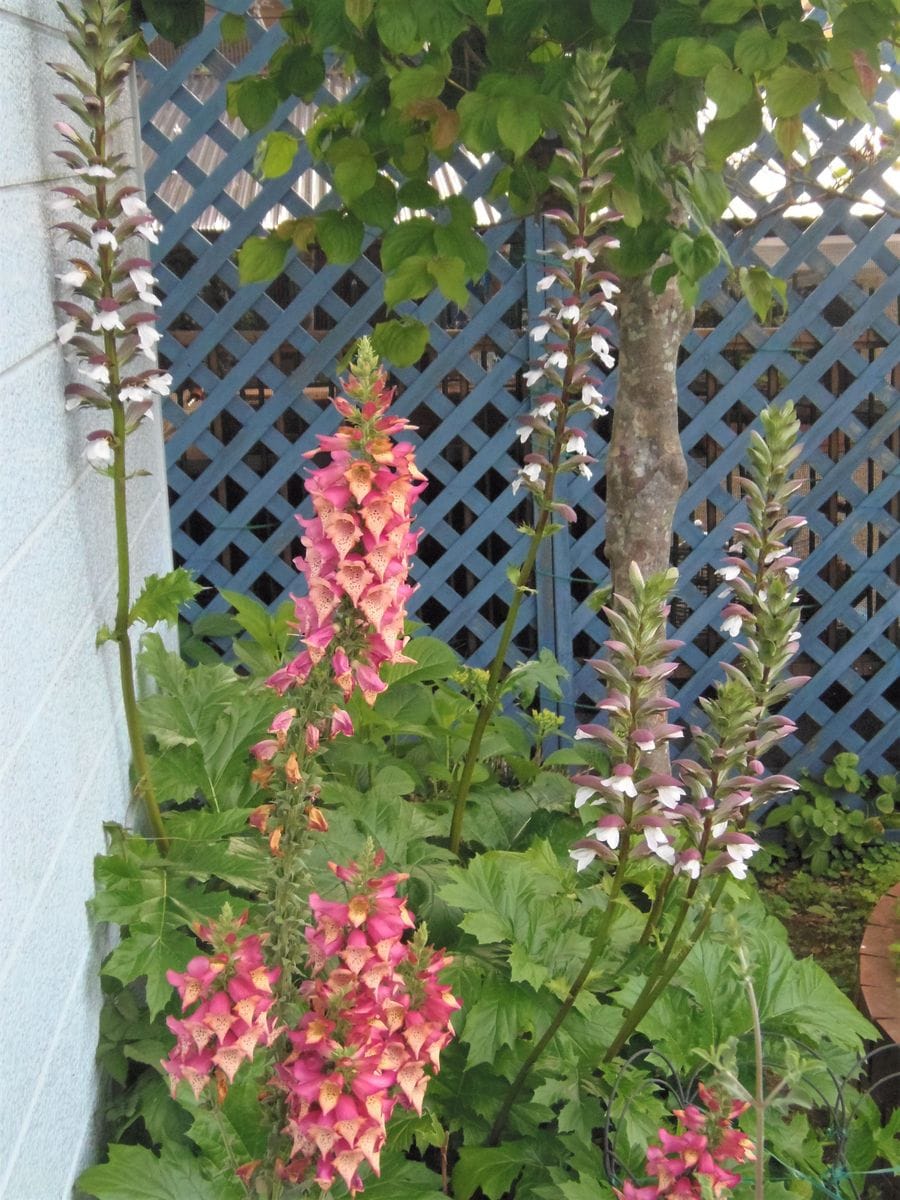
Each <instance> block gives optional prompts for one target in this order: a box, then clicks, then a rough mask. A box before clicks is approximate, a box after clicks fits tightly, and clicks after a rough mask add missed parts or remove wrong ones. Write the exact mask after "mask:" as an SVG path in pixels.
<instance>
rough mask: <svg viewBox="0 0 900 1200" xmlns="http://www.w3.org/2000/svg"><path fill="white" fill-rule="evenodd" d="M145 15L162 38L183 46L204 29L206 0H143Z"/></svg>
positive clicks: (142, 5)
mask: <svg viewBox="0 0 900 1200" xmlns="http://www.w3.org/2000/svg"><path fill="white" fill-rule="evenodd" d="M141 7H142V8H143V10H144V16H145V17H146V18H147V20H148V21H149V22H150V24H151V25H152V26H153V28H154V29H155V30H156V32H157V33H158V34H159V36H160V37H161V38H165V39H166V41H167V42H172V43H173V45H175V46H181V45H183V44H184V43H185V42H187V41H190V39H191V38H193V37H196V36H197V34H198V33H200V32H201V31H202V30H203V17H204V13H205V11H206V6H205V4H204V0H180V3H178V4H172V3H171V0H169V2H168V3H167V2H166V0H141Z"/></svg>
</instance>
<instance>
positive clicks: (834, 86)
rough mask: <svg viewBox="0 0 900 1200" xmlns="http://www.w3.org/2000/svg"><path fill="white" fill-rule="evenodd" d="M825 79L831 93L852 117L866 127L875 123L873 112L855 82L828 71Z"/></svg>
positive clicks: (835, 72) (838, 72)
mask: <svg viewBox="0 0 900 1200" xmlns="http://www.w3.org/2000/svg"><path fill="white" fill-rule="evenodd" d="M824 79H825V86H826V87H827V88H828V90H829V92H831V93H832V94H833V95H835V96H837V98H838V99H839V100H840V102H841V104H842V105H843V106H844V108H846V110H847V112H848V113H849V114H850V115H851V116H852V117H856V119H857V121H862V122H863V123H864V124H866V125H871V124H872V123H873V122H874V117H873V115H872V110H871V108H869V106H868V104H867V103H866V100H865V97H864V96H863V94H862V92H861V91H860V89H859V85H858V84H857V83H856V81H855V80H849V79H845V78H844V76H843V75H842V74H841V73H840V71H826V72H825V75H824Z"/></svg>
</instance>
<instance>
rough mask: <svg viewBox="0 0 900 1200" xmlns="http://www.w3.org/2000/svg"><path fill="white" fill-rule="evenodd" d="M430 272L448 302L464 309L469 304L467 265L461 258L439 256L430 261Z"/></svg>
mask: <svg viewBox="0 0 900 1200" xmlns="http://www.w3.org/2000/svg"><path fill="white" fill-rule="evenodd" d="M428 272H429V274H430V275H431V277H432V278H433V279H434V281H435V283H436V284H437V285H438V287H439V288H440V289H441V292H442V294H443V295H444V296H446V297H447V299H448V300H452V301H453V303H454V304H456V305H458V306H459V307H460V308H462V309H464V308H465V307H466V305H467V304H468V303H469V291H468V288H467V287H466V264H465V263H464V262H463V260H462V259H461V258H445V257H444V256H443V255H438V256H436V257H434V258H429V259H428Z"/></svg>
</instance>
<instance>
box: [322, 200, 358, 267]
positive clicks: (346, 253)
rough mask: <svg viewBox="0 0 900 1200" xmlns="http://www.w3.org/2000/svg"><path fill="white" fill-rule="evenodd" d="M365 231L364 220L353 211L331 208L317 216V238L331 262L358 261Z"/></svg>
mask: <svg viewBox="0 0 900 1200" xmlns="http://www.w3.org/2000/svg"><path fill="white" fill-rule="evenodd" d="M364 233H365V230H364V228H363V223H362V221H360V219H359V218H358V217H355V216H354V215H353V213H340V212H335V211H334V210H333V209H330V210H329V211H328V212H324V213H322V214H321V216H319V217H317V218H316V238H317V240H318V243H319V245H320V246H321V247H322V249H323V251H324V252H325V257H326V258H327V259H328V261H329V262H330V263H352V262H356V260H357V259H358V258H359V256H360V254H361V253H362V243H363V234H364Z"/></svg>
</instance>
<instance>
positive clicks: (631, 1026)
mask: <svg viewBox="0 0 900 1200" xmlns="http://www.w3.org/2000/svg"><path fill="white" fill-rule="evenodd" d="M725 879H726V877H725V875H724V874H722V875H720V876H719V878H718V880H717V881H716V885H715V887H714V888H713V891H712V894H711V896H710V898H709V900H708V901H707V903H706V907H705V908H704V910H703V912H702V914H701V916H700V919H699V920H698V921H697V924H696V925H695V926H694V928H693V929H692V930H691V933H690V936H689V937H687V938H686V939H685V941H684V942H683V943H682V945H681V946H680V947H679V946H678V937H679V934H680V933H681V930H682V928H683V926H684V922H685V920H686V919H687V915H688V913H689V912H690V908H691V901H692V900H693V898H694V891H691V889H688V891H687V892H686V893H685V895H684V897H683V898H682V900H681V904H680V906H679V913H678V916H677V917H676V918H675V924H674V926H673V927H672V930H671V932H670V933H669V936H668V938H667V939H666V944H665V946H664V947H663V949H662V951H661V952H660V957H659V961H658V963H657V966H656V970H655V971H654V972H653V974H652V975H651V976H650V978H649V979H648V980H647V981H646V983H645V984H644V986H643V988H642V989H641V992H640V995H639V996H638V998H637V1000H635V1002H634V1004H633V1005H632V1006H631V1008H630V1009H629V1010H628V1012H627V1014H626V1015H625V1019H624V1020H623V1022H622V1024H621V1026H620V1027H619V1030H618V1032H617V1034H616V1036H615V1037H614V1038H613V1040H612V1041H611V1042H610V1044H609V1047H608V1048H607V1051H606V1054H605V1055H604V1056H603V1061H604V1062H612V1060H613V1059H614V1058H615V1057H616V1055H617V1054H618V1053H619V1052H620V1051H621V1049H622V1047H623V1046H624V1045H625V1043H626V1042H627V1041H628V1039H629V1038H630V1037H631V1035H632V1034H633V1033H634V1031H635V1030H636V1029H637V1027H638V1025H640V1023H641V1021H643V1019H644V1017H646V1015H647V1013H648V1012H649V1011H650V1009H651V1008H652V1007H653V1005H654V1004H655V1003H656V1001H657V1000H658V999H659V997H660V996H661V995H662V993H663V991H665V989H666V988H667V987H668V986H669V983H670V982H671V980H672V979H673V977H674V976H675V974H676V972H677V971H678V969H679V968H680V967H681V964H682V963H683V962H684V960H685V959H686V958H687V956H688V955H689V954H690V952H691V950H693V948H694V946H696V944H697V942H698V941H699V940H700V938H701V937H702V936H703V934H704V933H705V932H706V929H707V926H708V925H709V922H710V919H711V918H712V915H713V912H714V911H715V908H716V905H717V904H718V902H719V898H720V897H721V895H722V891H723V889H724V887H725ZM694 882H696V881H694ZM695 890H696V889H695Z"/></svg>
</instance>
